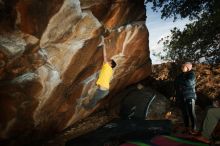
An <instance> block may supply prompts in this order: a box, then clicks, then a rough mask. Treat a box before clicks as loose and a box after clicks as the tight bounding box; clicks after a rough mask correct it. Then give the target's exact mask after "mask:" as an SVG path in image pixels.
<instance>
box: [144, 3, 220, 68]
mask: <svg viewBox="0 0 220 146" xmlns="http://www.w3.org/2000/svg"><path fill="white" fill-rule="evenodd" d="M148 2H151V3H153V7H152V9H153V10H154V11H158V10H160V11H161V14H162V15H161V18H162V19H166V18H170V17H173V19H174V21H175V20H177V19H180V18H189V19H190V20H193V22H192V23H190V24H188V25H186V27H185V28H184V30H183V31H180V29H178V28H173V29H172V30H171V36H168V37H166V38H163V39H162V40H161V42H163V45H164V51H166V52H167V54H166V55H165V56H162V59H168V60H172V61H177V62H181V61H183V60H184V61H186V60H187V61H192V62H198V61H199V60H201V58H203V59H204V60H205V61H206V62H208V63H210V64H217V63H220V1H219V0H146V3H148Z"/></svg>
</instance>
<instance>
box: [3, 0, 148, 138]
mask: <svg viewBox="0 0 220 146" xmlns="http://www.w3.org/2000/svg"><path fill="white" fill-rule="evenodd" d="M143 3H144V2H143V0H137V1H133V0H112V1H109V0H46V1H44V0H28V1H25V0H1V1H0V19H1V20H0V117H1V118H0V139H8V138H12V137H13V138H20V137H25V136H32V138H33V137H35V138H40V137H44V136H46V135H49V134H51V133H53V134H54V133H56V132H59V131H62V130H64V129H65V128H67V127H69V126H70V125H72V124H74V123H75V122H77V121H79V120H80V119H83V118H84V117H86V116H88V115H89V114H90V113H92V112H93V111H94V110H91V111H80V113H75V109H76V105H77V102H76V101H77V99H79V98H80V97H81V96H83V95H84V94H86V93H87V92H88V90H89V89H91V88H93V86H94V83H95V81H96V79H97V76H96V75H97V73H98V71H99V70H100V68H101V65H102V62H103V56H102V51H103V45H104V44H105V46H106V49H107V56H108V58H113V59H114V60H115V61H116V63H117V67H116V69H115V74H114V78H113V80H112V82H111V88H110V95H109V97H108V98H112V97H113V96H112V95H114V94H115V93H117V92H118V91H120V90H122V89H123V88H125V87H126V86H127V85H129V84H133V83H136V82H138V81H140V80H142V79H144V78H145V77H147V76H148V75H149V74H150V73H151V62H150V58H149V47H148V45H149V44H148V30H147V28H146V26H145V9H144V4H143ZM102 36H103V37H104V44H103V43H102V42H101V37H102ZM103 103H104V102H103ZM103 103H101V104H103ZM97 107H98V105H97ZM97 107H96V108H97Z"/></svg>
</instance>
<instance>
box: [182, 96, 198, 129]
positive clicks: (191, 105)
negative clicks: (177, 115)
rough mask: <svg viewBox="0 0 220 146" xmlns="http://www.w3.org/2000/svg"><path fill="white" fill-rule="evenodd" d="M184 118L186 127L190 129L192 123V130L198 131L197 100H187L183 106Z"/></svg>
mask: <svg viewBox="0 0 220 146" xmlns="http://www.w3.org/2000/svg"><path fill="white" fill-rule="evenodd" d="M181 110H182V116H183V121H184V125H185V127H187V128H188V127H189V120H190V121H191V129H193V130H196V129H197V127H196V114H195V99H186V100H184V101H183V103H182V104H181Z"/></svg>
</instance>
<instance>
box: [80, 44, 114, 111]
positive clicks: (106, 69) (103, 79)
mask: <svg viewBox="0 0 220 146" xmlns="http://www.w3.org/2000/svg"><path fill="white" fill-rule="evenodd" d="M103 57H104V62H103V65H102V68H101V71H100V73H99V77H98V80H97V81H96V86H97V87H98V88H97V89H96V91H95V93H94V96H93V97H91V98H90V100H89V102H88V103H86V104H83V106H84V107H85V108H87V109H91V108H93V107H94V106H95V105H96V103H97V102H98V101H99V100H100V99H102V98H104V97H105V96H107V95H108V93H109V88H110V82H111V79H112V77H113V68H115V66H116V63H115V61H114V60H113V59H111V60H107V56H106V49H105V46H103Z"/></svg>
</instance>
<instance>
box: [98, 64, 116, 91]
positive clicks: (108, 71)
mask: <svg viewBox="0 0 220 146" xmlns="http://www.w3.org/2000/svg"><path fill="white" fill-rule="evenodd" d="M112 75H113V70H112V68H111V66H110V65H109V64H108V63H105V64H103V66H102V69H101V71H100V74H99V78H98V80H97V82H96V84H97V85H99V86H100V87H104V88H106V89H109V85H110V81H111V78H112Z"/></svg>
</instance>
